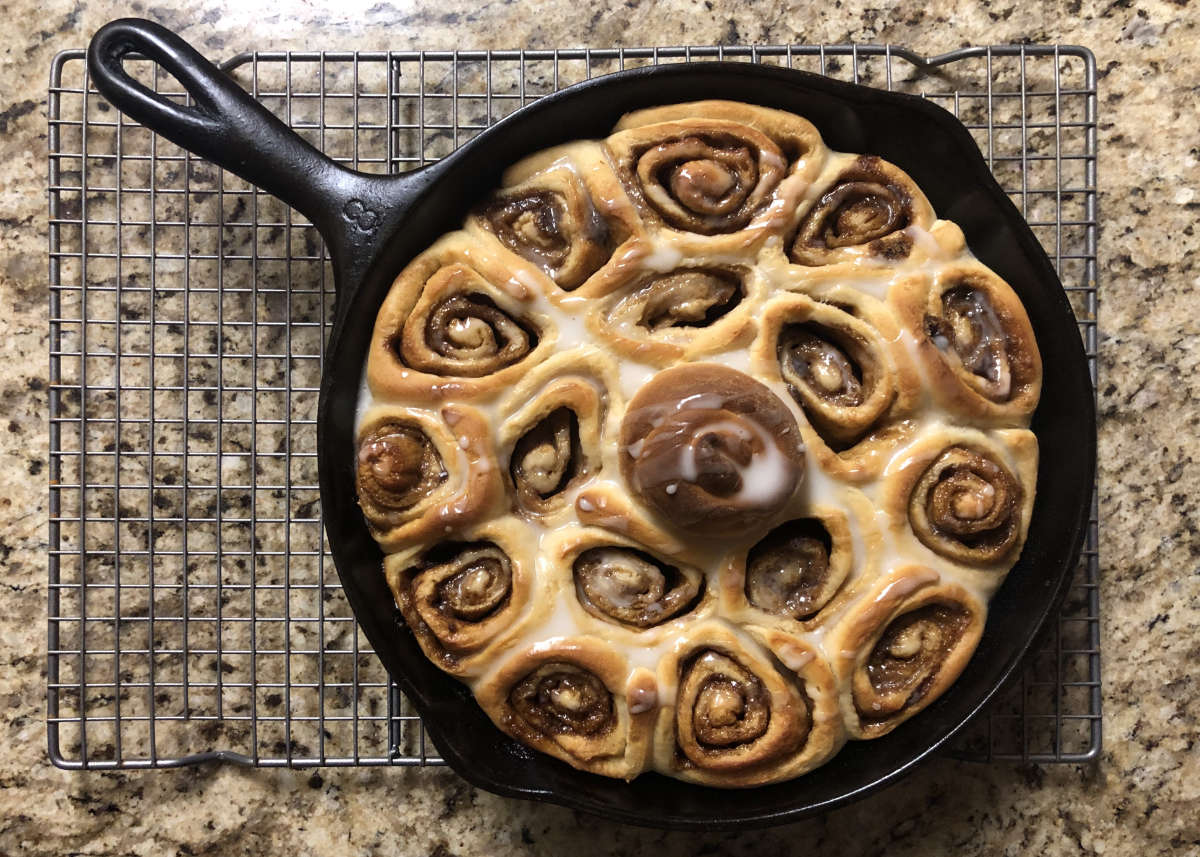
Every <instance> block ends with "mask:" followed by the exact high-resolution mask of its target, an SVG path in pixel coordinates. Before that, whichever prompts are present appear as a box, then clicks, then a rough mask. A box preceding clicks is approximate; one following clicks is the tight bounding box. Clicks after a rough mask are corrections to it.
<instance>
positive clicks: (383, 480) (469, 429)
mask: <svg viewBox="0 0 1200 857" xmlns="http://www.w3.org/2000/svg"><path fill="white" fill-rule="evenodd" d="M355 463H356V466H355V479H356V486H357V489H358V503H359V506H360V507H361V508H362V512H363V517H365V518H366V520H367V524H368V525H369V526H370V528H371V534H372V535H373V536H374V537H375V539H376V540H377V541H378V542H379V544H380V546H381V547H383V548H384V550H387V551H394V550H398V549H399V548H401V547H405V546H407V545H411V544H415V543H417V542H419V541H422V540H424V539H428V538H430V537H431V536H432V537H440V536H442V535H444V534H445V533H447V532H451V531H454V530H456V529H458V528H461V527H463V526H465V525H467V524H471V523H474V522H475V521H479V520H481V519H483V518H485V517H487V516H488V515H491V514H494V512H495V506H496V503H497V502H498V501H499V499H500V497H501V496H502V493H503V488H502V486H501V485H500V482H499V479H498V478H497V475H496V466H495V455H494V453H493V452H492V450H491V446H490V443H489V440H488V427H487V423H486V421H485V420H484V418H483V416H482V414H480V413H479V412H478V411H476V410H474V409H472V408H469V407H467V406H465V405H445V406H443V407H442V408H441V409H440V411H439V412H437V413H436V414H435V413H431V412H429V411H421V410H416V409H409V408H395V407H389V406H379V407H376V408H373V409H371V410H370V411H368V412H367V413H366V414H365V415H364V416H363V420H362V425H361V427H360V429H359V433H358V450H357V453H356V462H355Z"/></svg>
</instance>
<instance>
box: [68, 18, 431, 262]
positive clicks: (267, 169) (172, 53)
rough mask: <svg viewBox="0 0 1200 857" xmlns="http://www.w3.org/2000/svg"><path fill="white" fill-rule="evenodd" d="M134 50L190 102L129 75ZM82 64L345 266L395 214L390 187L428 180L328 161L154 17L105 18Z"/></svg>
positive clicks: (115, 97)
mask: <svg viewBox="0 0 1200 857" xmlns="http://www.w3.org/2000/svg"><path fill="white" fill-rule="evenodd" d="M131 54H140V55H141V56H143V57H146V58H147V59H150V60H151V61H153V62H155V63H157V64H158V65H160V66H162V67H163V68H164V69H165V70H166V71H167V72H169V73H170V74H171V75H172V76H174V77H175V79H176V80H178V81H179V83H180V84H182V86H183V88H184V90H185V91H186V92H187V93H188V95H190V96H191V100H192V102H193V103H192V104H190V105H183V104H180V103H179V102H177V101H174V100H172V99H169V98H167V97H166V96H163V95H160V94H158V93H155V92H153V91H152V90H150V89H149V88H148V87H146V86H145V85H143V84H141V83H139V82H138V81H136V80H134V79H133V78H132V77H131V76H130V75H129V74H128V72H126V71H125V67H124V64H123V63H124V60H125V59H126V58H127V57H129V56H130V55H131ZM87 64H88V71H89V73H90V74H91V77H92V79H93V81H94V82H95V84H96V88H97V89H98V90H99V91H100V93H101V94H103V95H104V97H105V98H107V99H108V100H109V101H110V102H111V103H112V104H113V105H114V106H115V107H116V108H117V109H119V110H121V111H122V112H124V113H126V114H128V115H129V116H131V117H133V118H134V119H136V120H137V121H138V122H140V123H141V124H143V125H145V126H146V127H147V128H149V129H151V130H152V131H155V132H157V133H159V134H161V135H162V136H164V137H166V138H167V139H168V140H170V141H171V142H173V143H176V144H177V145H179V146H181V147H182V148H184V149H187V150H188V151H191V152H193V153H195V154H197V155H200V156H201V157H204V158H206V159H208V160H210V161H212V162H213V163H215V164H217V165H218V166H221V167H224V168H225V169H227V170H229V171H230V172H232V173H236V174H237V175H239V176H241V177H242V178H243V179H245V180H246V181H248V182H251V183H252V184H255V185H257V186H258V187H260V188H262V189H263V190H265V191H267V192H268V193H271V194H273V195H274V196H277V197H279V198H280V199H281V200H283V201H284V202H286V203H287V204H288V205H290V206H291V207H293V208H295V209H296V210H297V211H299V212H300V213H302V214H303V215H304V216H306V217H307V218H308V219H309V220H311V221H312V222H313V223H314V224H316V226H317V228H318V229H319V230H320V231H321V233H322V234H323V235H324V236H325V239H326V241H328V242H329V249H330V253H331V254H332V255H333V256H334V257H335V260H336V259H337V258H339V257H340V258H341V259H344V260H347V261H348V262H349V269H354V268H360V266H363V265H365V264H366V261H367V259H368V258H369V257H370V256H371V255H372V253H371V250H372V249H373V247H374V245H375V240H376V237H377V235H379V234H381V232H382V229H383V228H384V227H386V226H388V225H390V222H391V221H393V220H394V219H395V218H396V216H397V215H398V212H397V211H395V207H396V206H395V201H396V200H397V199H398V198H400V197H402V196H403V194H398V193H397V190H398V188H397V185H400V184H411V185H420V184H424V183H425V182H424V181H421V180H419V179H418V178H417V175H416V174H410V175H409V176H374V175H367V174H364V173H358V172H354V171H353V170H349V169H346V168H345V167H342V166H341V165H339V164H336V163H334V162H333V161H332V160H330V159H329V158H327V157H326V156H325V155H324V154H322V153H321V152H319V151H318V150H317V149H315V148H314V147H313V146H311V145H309V143H308V142H307V141H305V140H304V139H303V138H301V137H300V136H299V135H297V134H296V133H295V132H294V131H292V130H291V129H290V128H288V127H287V125H285V124H284V123H283V122H281V121H280V120H279V119H278V118H276V117H275V115H274V114H272V113H271V112H270V111H269V110H267V109H266V108H265V107H263V106H262V105H261V104H259V103H258V102H257V101H255V100H254V98H253V97H251V95H250V94H249V93H247V92H246V91H245V90H244V89H242V88H241V87H240V86H238V84H237V83H235V82H234V81H233V79H232V78H231V77H229V76H228V75H227V74H225V73H224V72H222V71H221V70H220V69H218V68H217V67H216V66H214V65H213V64H212V63H210V62H209V61H208V60H206V59H205V58H204V57H202V56H201V55H200V54H199V53H198V52H197V51H196V50H195V49H194V48H193V47H192V46H191V45H189V44H188V43H187V42H185V41H184V40H183V39H181V38H180V37H179V36H177V35H175V34H174V33H172V32H171V31H170V30H168V29H167V28H165V27H163V26H161V25H159V24H156V23H154V22H153V21H146V20H142V19H139V18H122V19H119V20H116V21H112V22H111V23H108V24H106V25H105V26H104V27H102V28H101V29H100V30H99V31H98V32H97V33H96V35H95V36H93V37H92V41H91V44H90V45H89V46H88V55H87ZM423 178H424V179H425V180H426V181H427V180H428V177H427V176H426V177H423ZM414 189H415V188H414ZM389 201H391V204H386V203H388V202H389ZM343 267H344V266H343ZM337 268H338V266H337V265H335V269H337ZM349 278H350V279H354V277H353V275H350V277H349Z"/></svg>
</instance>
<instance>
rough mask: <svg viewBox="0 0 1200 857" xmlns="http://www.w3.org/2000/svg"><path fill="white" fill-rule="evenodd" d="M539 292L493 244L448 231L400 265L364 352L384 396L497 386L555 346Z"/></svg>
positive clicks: (453, 395)
mask: <svg viewBox="0 0 1200 857" xmlns="http://www.w3.org/2000/svg"><path fill="white" fill-rule="evenodd" d="M534 296H535V295H534V293H533V292H532V291H531V289H530V288H529V286H527V285H525V284H523V283H522V282H521V281H520V280H518V279H517V278H516V276H515V274H514V273H513V271H512V269H510V268H507V267H505V266H504V265H503V263H502V262H501V261H500V260H499V259H498V258H497V256H496V255H495V253H494V252H489V251H488V250H487V249H486V247H483V246H479V245H474V244H472V242H471V241H470V240H469V239H468V238H466V236H465V235H464V234H463V233H452V234H450V235H447V236H445V237H444V238H442V239H441V240H440V241H438V242H437V243H436V244H434V245H433V247H431V248H430V249H429V250H426V251H425V252H424V253H422V254H421V255H420V256H418V257H417V258H416V259H414V260H413V261H412V262H411V263H409V265H408V266H407V267H406V268H405V269H404V270H403V271H402V272H401V274H400V276H399V277H397V278H396V281H395V283H393V284H392V287H391V290H390V291H389V292H388V294H387V297H386V298H385V299H384V302H383V306H382V307H381V308H380V310H379V316H378V317H377V319H376V321H375V331H374V333H373V335H372V337H371V350H370V352H369V355H368V358H367V380H368V383H369V384H370V387H371V392H372V393H373V394H374V395H376V396H378V397H383V398H403V399H406V400H410V401H412V400H425V401H428V400H434V401H442V400H451V399H462V398H472V397H478V396H481V395H487V394H489V393H494V392H495V391H497V390H499V389H503V388H504V387H505V386H506V385H509V384H511V383H512V382H513V381H514V380H515V379H516V378H519V377H520V375H521V373H522V372H525V371H528V369H529V368H530V367H531V366H533V365H536V364H537V363H538V362H540V361H541V360H542V359H544V358H545V357H546V356H547V355H549V354H550V353H551V352H552V351H553V349H554V341H555V334H556V331H555V330H554V328H553V326H552V325H551V323H550V320H549V318H548V317H547V316H546V315H545V314H544V313H539V312H536V311H535V310H534V309H533V307H532V302H533V298H534Z"/></svg>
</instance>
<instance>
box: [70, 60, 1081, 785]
mask: <svg viewBox="0 0 1200 857" xmlns="http://www.w3.org/2000/svg"><path fill="white" fill-rule="evenodd" d="M712 59H725V60H740V61H746V62H764V63H771V64H776V65H785V66H792V67H795V68H803V69H807V70H809V71H816V72H820V73H822V74H826V75H830V76H833V77H838V78H841V79H845V80H852V81H855V82H859V83H864V84H869V85H873V86H879V87H886V88H889V89H896V90H902V91H907V92H915V93H919V94H921V95H924V96H925V97H927V98H929V99H930V100H932V101H935V102H936V103H938V104H940V105H942V106H944V107H946V108H948V109H950V110H952V111H953V112H954V113H955V114H956V115H958V116H959V117H960V118H961V119H962V121H963V122H964V123H965V124H966V126H967V127H968V128H969V129H970V130H971V132H972V133H973V134H974V135H975V138H976V140H977V141H978V143H979V146H980V148H981V150H982V151H983V153H984V154H985V155H986V157H987V159H988V162H989V164H990V165H991V167H992V169H993V171H994V172H995V174H996V176H997V178H998V179H999V180H1000V183H1001V184H1002V185H1003V186H1004V187H1005V188H1006V189H1007V190H1008V192H1009V193H1010V194H1011V196H1012V198H1013V200H1014V202H1015V203H1016V204H1017V205H1018V206H1019V207H1020V209H1021V211H1022V212H1023V213H1024V214H1025V216H1026V219H1027V220H1028V221H1029V222H1030V223H1031V225H1032V226H1033V229H1034V231H1035V232H1036V233H1037V235H1038V237H1039V238H1040V239H1041V241H1042V243H1043V244H1044V246H1045V247H1046V249H1047V251H1048V252H1049V253H1050V255H1051V258H1052V259H1053V260H1054V262H1055V264H1056V265H1057V267H1058V271H1059V274H1060V276H1061V278H1062V281H1063V283H1064V285H1065V286H1066V288H1067V290H1068V292H1069V293H1070V296H1071V299H1072V302H1073V305H1074V308H1075V312H1076V315H1077V316H1078V319H1079V330H1080V334H1081V336H1082V337H1083V341H1084V343H1085V346H1086V349H1087V354H1088V359H1089V362H1090V364H1091V370H1092V375H1093V380H1095V373H1096V337H1097V328H1096V301H1097V282H1096V240H1097V231H1098V220H1097V213H1096V121H1097V119H1096V109H1097V104H1096V71H1095V63H1094V59H1093V57H1092V55H1091V53H1090V52H1089V51H1087V50H1086V49H1084V48H1079V47H1045V46H1003V47H990V48H968V49H964V50H958V51H954V52H953V53H950V54H945V55H943V56H939V57H934V58H929V59H926V58H923V57H921V56H918V55H917V54H914V53H912V52H910V51H907V50H902V49H897V48H893V47H885V46H875V45H871V46H848V45H838V46H774V47H766V46H763V47H746V46H736V47H705V48H656V49H638V50H630V49H626V50H590V51H588V50H558V51H523V52H514V51H508V52H490V53H485V52H465V51H463V52H418V51H406V52H391V53H334V52H319V53H262V52H256V53H253V54H242V55H239V56H237V57H235V58H234V59H232V60H230V61H229V62H227V63H226V64H225V66H224V68H225V70H226V71H228V72H229V73H230V74H232V75H233V76H234V77H235V78H236V79H237V80H238V81H239V82H241V83H242V84H244V85H245V86H246V88H247V89H248V90H250V92H252V93H253V94H254V96H255V97H257V98H258V99H259V100H261V101H262V102H263V103H264V104H265V105H267V106H268V107H269V108H270V109H271V110H273V111H274V112H276V113H277V114H278V115H279V116H280V118H281V119H283V120H284V121H285V122H287V123H288V124H289V125H291V126H292V127H293V128H295V129H297V131H299V132H300V133H301V134H302V135H303V136H305V137H306V138H307V139H308V140H309V141H310V142H312V143H313V144H314V145H316V146H317V147H318V148H320V149H321V150H323V151H325V152H326V153H328V154H329V155H330V156H332V157H334V158H337V159H338V160H340V161H342V162H344V163H347V164H349V165H352V166H354V167H356V168H358V169H362V170H367V171H374V172H389V171H390V172H396V171H401V170H406V169H411V168H413V167H416V166H419V165H421V164H425V163H429V162H431V161H434V160H437V159H438V158H440V157H443V156H445V155H447V154H448V153H450V152H451V151H453V149H454V148H455V147H457V146H458V145H460V144H461V143H463V142H465V141H466V140H468V139H469V138H471V137H472V136H474V135H476V134H478V133H479V132H480V131H482V130H483V129H484V128H486V127H487V126H488V125H490V124H491V123H493V122H495V121H496V120H498V119H500V118H502V117H503V116H505V115H507V114H508V113H510V112H511V111H512V110H514V109H516V108H517V107H519V106H520V105H521V104H524V103H526V102H528V101H530V100H532V99H535V98H537V97H538V96H540V95H544V94H546V93H549V92H552V91H554V90H555V89H558V88H559V87H562V86H565V85H567V84H570V83H573V82H575V81H578V80H581V79H584V78H587V77H591V76H595V75H599V74H604V73H606V72H609V71H614V70H616V69H618V68H624V67H629V66H635V65H644V64H649V63H664V62H679V61H684V60H712ZM83 60H84V54H83V52H82V51H68V52H64V53H62V54H59V55H58V56H57V57H56V58H55V60H54V64H53V68H52V70H51V82H50V90H49V117H50V127H49V156H50V157H49V160H50V162H49V204H50V220H49V225H50V229H49V232H50V467H49V471H50V553H49V577H50V579H49V637H48V641H49V649H48V654H49V660H48V670H47V676H48V724H49V729H48V734H49V752H50V757H51V759H52V760H53V762H54V763H55V764H57V765H59V766H62V767H67V768H96V769H103V768H142V767H168V766H175V765H185V764H191V763H194V762H199V761H203V760H211V759H222V760H227V761H234V762H240V763H245V764H254V765H381V764H392V765H426V764H437V763H439V762H440V759H439V758H438V756H437V755H436V749H435V748H433V747H432V746H430V745H428V744H427V743H426V741H425V736H424V730H423V729H422V726H421V723H420V719H419V718H418V717H417V716H416V714H415V713H414V712H413V711H412V709H411V707H410V706H409V704H408V703H407V701H406V700H405V699H404V698H403V696H402V695H401V694H400V693H399V692H397V691H396V689H395V687H394V686H393V685H392V684H391V683H390V682H389V680H388V676H387V674H386V672H385V670H384V669H383V667H382V665H381V664H380V663H379V661H378V660H377V659H376V658H375V657H374V655H373V653H372V652H371V650H370V648H369V646H368V644H367V642H366V640H365V639H364V638H363V637H362V636H361V634H360V633H359V632H358V629H357V627H356V625H355V623H354V619H353V616H352V614H351V612H350V609H349V607H348V605H347V602H346V599H345V597H344V595H343V593H342V590H341V587H340V585H339V583H338V578H337V575H336V572H335V570H334V568H333V565H332V562H331V560H330V558H329V555H328V553H327V546H326V543H325V540H324V535H323V527H322V519H321V506H320V501H319V497H318V488H317V474H316V420H315V412H316V401H317V391H318V387H319V384H320V376H321V367H322V349H323V347H324V341H325V336H326V333H327V325H328V323H329V321H330V320H331V318H332V312H331V309H332V302H333V280H332V274H331V270H330V268H329V264H328V259H327V256H326V253H325V248H324V246H323V244H322V242H321V239H320V237H319V236H318V235H317V233H316V230H315V229H314V228H313V227H312V225H311V224H309V223H308V222H307V221H305V220H304V219H303V218H302V217H301V216H300V215H298V214H296V213H295V212H293V211H291V210H290V209H288V208H286V207H285V206H284V205H282V204H281V203H279V202H278V201H277V200H275V199H274V198H272V197H270V196H268V195H266V194H263V193H261V192H258V191H256V190H255V189H254V188H252V187H250V186H249V185H247V184H246V183H245V182H243V181H241V180H240V179H238V178H236V177H234V176H232V175H230V174H227V173H224V172H222V171H220V170H218V169H217V168H215V167H214V166H212V165H211V164H209V163H207V162H205V161H203V160H200V159H197V158H194V157H192V156H190V155H189V154H188V153H186V152H184V151H182V150H181V149H179V148H177V147H176V146H174V145H172V144H170V143H168V142H166V141H164V140H162V139H160V138H158V137H156V136H154V135H152V134H151V133H150V132H148V131H147V130H146V129H144V128H142V127H140V126H139V125H137V124H136V123H134V122H132V121H130V120H128V119H126V118H124V117H123V116H121V115H119V114H118V113H117V112H116V111H115V110H113V109H112V108H111V107H110V106H109V105H108V104H107V103H106V102H105V101H104V100H103V99H102V98H101V97H100V96H98V95H97V94H96V93H95V91H94V90H93V89H92V88H91V86H90V84H89V82H88V78H87V73H86V69H85V64H84V61H83ZM130 71H131V72H132V73H135V75H136V76H138V78H139V79H140V80H142V81H143V82H144V83H146V84H147V85H148V86H151V87H153V88H155V89H157V90H158V91H161V92H164V93H168V94H172V95H174V96H175V97H177V98H179V99H181V100H182V99H184V97H185V96H184V95H183V93H182V92H181V91H180V90H179V86H178V84H177V83H176V82H175V81H174V80H172V79H170V78H168V77H166V76H165V75H163V74H162V73H161V72H159V71H157V70H156V69H155V68H154V67H153V66H152V65H151V64H149V63H147V62H137V61H134V62H132V63H131V64H130ZM1092 508H1093V512H1092V519H1091V522H1090V524H1089V527H1088V535H1087V544H1086V547H1085V550H1084V555H1083V559H1082V561H1081V564H1080V568H1079V570H1078V572H1077V574H1076V577H1075V581H1074V585H1073V587H1072V588H1071V590H1070V593H1069V595H1068V598H1067V600H1066V602H1065V604H1064V605H1063V608H1062V610H1061V613H1060V614H1059V616H1058V617H1057V620H1056V621H1054V622H1051V623H1050V628H1049V630H1048V632H1047V634H1046V636H1045V638H1044V639H1043V640H1042V641H1041V643H1040V645H1039V646H1038V647H1037V649H1036V651H1035V652H1034V654H1033V655H1032V656H1031V658H1030V661H1029V664H1028V667H1027V669H1026V670H1025V672H1024V673H1023V674H1022V675H1021V676H1020V678H1019V680H1018V681H1016V682H1014V683H1013V684H1012V685H1010V686H1009V687H1008V688H1006V689H1005V690H1004V691H1003V692H1002V693H1001V694H1000V696H999V698H998V699H997V700H996V701H995V703H994V704H992V706H991V707H990V709H989V710H988V712H987V713H986V714H985V715H983V716H981V717H979V718H977V719H976V721H975V723H974V724H973V726H972V727H971V728H970V729H968V730H967V734H966V735H965V736H963V737H962V738H961V739H960V740H959V741H958V743H957V744H956V747H955V749H954V750H953V752H954V753H955V754H956V755H958V756H959V757H961V758H967V759H977V760H986V759H1022V760H1032V761H1041V762H1050V761H1084V760H1088V759H1091V758H1093V757H1095V756H1096V755H1097V754H1098V752H1099V749H1100V653H1099V618H1098V616H1099V595H1098V585H1097V584H1098V574H1099V567H1098V559H1097V550H1096V549H1097V522H1096V513H1095V508H1096V507H1095V501H1094V500H1093V507H1092Z"/></svg>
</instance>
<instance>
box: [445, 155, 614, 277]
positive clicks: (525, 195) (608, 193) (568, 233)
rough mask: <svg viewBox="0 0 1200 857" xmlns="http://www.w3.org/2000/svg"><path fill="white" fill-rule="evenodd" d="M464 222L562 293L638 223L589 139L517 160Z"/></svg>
mask: <svg viewBox="0 0 1200 857" xmlns="http://www.w3.org/2000/svg"><path fill="white" fill-rule="evenodd" d="M467 228H468V230H470V231H472V232H475V233H477V234H481V235H488V236H491V237H494V238H495V239H497V240H498V241H499V242H500V243H501V244H503V245H504V246H505V247H506V248H507V249H509V250H510V251H512V252H513V253H515V254H516V255H517V256H519V257H521V258H522V259H523V260H525V261H527V262H530V263H532V264H533V265H534V266H535V267H537V268H538V269H539V270H541V271H542V272H543V273H544V274H545V275H546V276H547V277H549V279H550V280H551V281H553V283H554V285H555V286H557V287H558V288H559V289H561V290H563V291H567V292H569V291H573V290H575V289H577V288H579V287H580V286H582V285H583V284H584V283H586V282H587V281H588V279H589V278H591V277H592V275H594V274H595V273H596V272H597V271H599V270H600V269H601V268H602V267H604V265H605V264H606V263H607V262H608V261H609V260H610V259H611V258H612V257H613V254H614V251H615V250H616V249H617V247H618V246H620V245H621V244H623V243H624V242H625V241H626V240H627V239H629V238H630V237H631V236H632V235H633V234H634V232H635V231H636V230H637V226H636V220H635V218H634V215H633V211H632V206H631V204H630V203H629V202H628V200H625V199H623V194H621V193H620V190H619V185H618V184H617V181H616V178H615V176H613V175H612V173H611V170H609V168H608V166H607V163H606V160H605V158H604V154H603V150H602V149H601V147H600V146H599V145H598V144H595V143H589V144H575V145H573V146H563V147H559V148H557V149H552V150H549V151H547V152H543V153H539V154H538V155H535V156H532V157H530V158H527V159H526V160H525V161H522V162H521V163H519V164H517V165H516V166H515V167H513V168H511V169H510V170H509V171H508V172H507V173H506V174H505V176H504V187H503V188H501V189H500V190H498V191H496V192H495V193H494V194H492V195H491V196H490V197H488V199H487V200H486V201H484V202H483V203H482V204H481V205H479V206H478V207H477V208H476V209H475V210H474V211H473V212H472V214H471V215H470V217H468V219H467Z"/></svg>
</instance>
